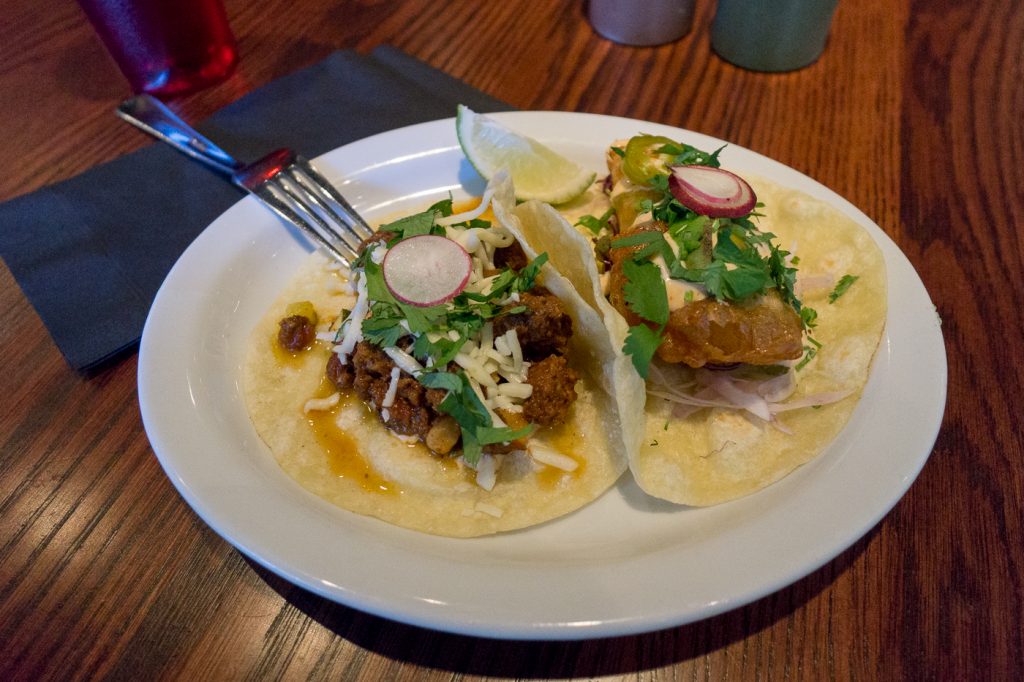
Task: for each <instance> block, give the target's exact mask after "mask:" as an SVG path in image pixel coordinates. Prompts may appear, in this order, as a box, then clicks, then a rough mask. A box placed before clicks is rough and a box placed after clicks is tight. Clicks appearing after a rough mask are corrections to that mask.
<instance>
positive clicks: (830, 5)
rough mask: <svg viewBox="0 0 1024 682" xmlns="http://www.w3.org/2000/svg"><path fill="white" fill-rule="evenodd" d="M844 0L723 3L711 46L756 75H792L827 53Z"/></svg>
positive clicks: (740, 0) (734, 0)
mask: <svg viewBox="0 0 1024 682" xmlns="http://www.w3.org/2000/svg"><path fill="white" fill-rule="evenodd" d="M838 2H839V0H718V10H717V11H716V13H715V21H714V23H713V24H712V25H711V46H712V47H714V49H715V52H717V53H718V54H719V56H721V57H722V58H723V59H725V60H726V61H729V62H732V63H733V64H735V65H736V66H741V67H743V68H745V69H751V70H754V71H792V70H793V69H802V68H803V67H805V66H807V65H808V64H811V63H812V62H814V61H815V60H816V59H817V58H818V57H819V56H821V53H822V51H823V50H824V49H825V41H826V39H827V38H828V29H829V25H830V24H831V23H832V15H833V13H835V9H836V4H838Z"/></svg>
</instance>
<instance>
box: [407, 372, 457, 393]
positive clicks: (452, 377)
mask: <svg viewBox="0 0 1024 682" xmlns="http://www.w3.org/2000/svg"><path fill="white" fill-rule="evenodd" d="M418 379H419V382H420V383H421V384H423V385H424V386H426V387H427V388H440V389H444V390H446V391H458V390H460V389H461V388H462V379H460V378H459V375H458V374H455V373H454V372H425V373H423V374H421V375H420V376H419V377H418Z"/></svg>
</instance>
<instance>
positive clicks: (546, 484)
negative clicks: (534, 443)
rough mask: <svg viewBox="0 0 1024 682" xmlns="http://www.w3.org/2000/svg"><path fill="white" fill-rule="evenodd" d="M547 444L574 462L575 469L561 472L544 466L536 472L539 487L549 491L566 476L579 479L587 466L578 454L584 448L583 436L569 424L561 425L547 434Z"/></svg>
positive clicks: (584, 459) (585, 461)
mask: <svg viewBox="0 0 1024 682" xmlns="http://www.w3.org/2000/svg"><path fill="white" fill-rule="evenodd" d="M548 442H549V444H550V445H551V447H552V448H553V449H555V450H557V451H558V452H560V453H562V454H563V455H565V456H567V457H571V458H572V459H573V460H574V461H575V462H576V468H575V469H574V470H572V471H563V470H562V469H559V468H558V467H553V466H544V467H543V468H542V469H541V470H540V471H538V472H537V482H538V483H539V484H540V486H541V487H542V488H545V489H547V490H550V489H552V488H554V487H556V486H557V485H558V484H559V482H560V481H561V480H562V479H563V478H564V477H566V476H569V477H571V478H576V479H578V478H580V477H581V476H582V475H583V470H584V469H586V466H587V460H586V458H585V457H584V456H583V455H581V454H580V451H581V450H584V449H585V447H586V443H584V440H583V434H582V433H579V432H578V431H576V430H575V429H574V428H572V426H571V425H569V424H562V425H561V426H556V427H553V428H552V429H551V431H550V432H549V434H548Z"/></svg>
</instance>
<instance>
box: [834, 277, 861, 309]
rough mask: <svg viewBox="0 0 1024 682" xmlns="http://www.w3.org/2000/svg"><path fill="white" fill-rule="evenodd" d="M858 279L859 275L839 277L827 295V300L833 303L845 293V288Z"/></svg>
mask: <svg viewBox="0 0 1024 682" xmlns="http://www.w3.org/2000/svg"><path fill="white" fill-rule="evenodd" d="M858 279H860V275H843V276H842V277H841V278H840V279H839V283H838V284H836V288H835V289H833V290H832V293H831V294H829V295H828V302H829V303H835V302H836V299H838V298H839V297H840V296H842V295H843V294H845V293H846V290H847V289H849V288H850V286H851V285H852V284H853V283H854V282H856V281H857V280H858Z"/></svg>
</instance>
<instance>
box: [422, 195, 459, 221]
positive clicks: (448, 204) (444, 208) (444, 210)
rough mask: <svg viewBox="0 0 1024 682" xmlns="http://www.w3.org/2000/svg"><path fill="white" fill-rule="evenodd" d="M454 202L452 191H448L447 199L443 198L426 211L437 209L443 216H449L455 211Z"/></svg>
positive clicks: (430, 211) (431, 211)
mask: <svg viewBox="0 0 1024 682" xmlns="http://www.w3.org/2000/svg"><path fill="white" fill-rule="evenodd" d="M452 203H453V201H452V193H451V192H448V198H447V199H441V200H440V201H438V202H435V203H434V204H432V205H431V206H430V208H428V209H427V210H426V211H424V213H433V212H434V211H437V212H438V213H440V214H441V217H442V218H447V217H448V216H450V215H451V214H452V213H454V212H455V209H454V208H453V206H452Z"/></svg>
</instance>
